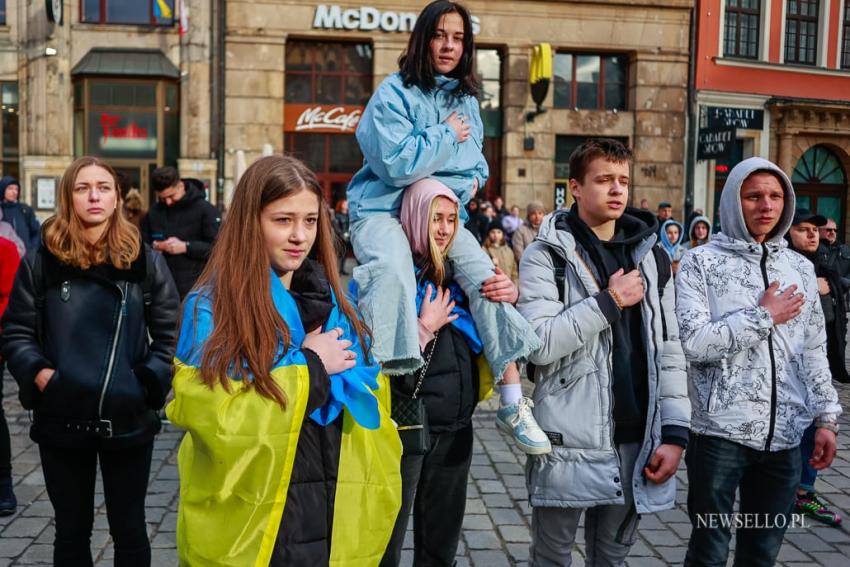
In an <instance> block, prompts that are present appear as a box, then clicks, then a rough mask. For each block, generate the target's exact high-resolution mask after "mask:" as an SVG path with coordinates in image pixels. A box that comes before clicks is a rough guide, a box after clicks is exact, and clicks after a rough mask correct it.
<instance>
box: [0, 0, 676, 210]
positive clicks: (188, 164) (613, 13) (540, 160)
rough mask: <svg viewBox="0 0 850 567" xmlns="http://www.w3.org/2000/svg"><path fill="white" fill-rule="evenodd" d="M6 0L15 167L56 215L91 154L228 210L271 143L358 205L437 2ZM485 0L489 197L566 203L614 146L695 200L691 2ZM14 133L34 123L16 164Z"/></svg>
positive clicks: (481, 40) (2, 69)
mask: <svg viewBox="0 0 850 567" xmlns="http://www.w3.org/2000/svg"><path fill="white" fill-rule="evenodd" d="M3 3H4V2H3V0H0V4H3ZM6 3H8V6H7V10H6V25H5V26H2V27H0V83H2V84H0V94H2V97H3V101H6V99H7V90H6V85H7V84H8V85H11V86H16V88H17V97H16V99H15V102H16V104H17V107H16V108H15V111H14V113H10V114H14V118H10V119H9V120H7V119H6V114H5V113H4V114H3V116H4V121H3V128H4V130H3V138H2V139H3V146H2V148H0V153H2V156H3V168H4V169H3V173H4V174H5V173H10V174H15V175H18V176H20V177H21V179H22V183H23V186H22V189H23V195H24V199H26V200H28V201H30V202H32V203H33V204H34V205H36V206H37V209H38V210H39V211H40V212H42V213H45V214H47V213H49V212H50V210H51V209H52V207H51V201H50V198H49V197H50V195H51V192H50V187H51V186H55V183H56V182H57V180H58V176H59V175H60V174H61V172H62V170H63V169H64V168H65V167H66V166H67V164H68V163H69V162H70V161H71V160H72V159H73V158H74V156H79V155H84V154H95V155H100V156H102V157H104V158H106V159H108V160H109V161H110V163H114V164H115V165H116V167H118V168H119V169H121V171H122V172H124V173H125V174H126V175H128V177H130V179H131V180H132V182H133V184H135V185H136V186H138V187H140V188H142V190H143V194H144V195H145V198H146V199H149V198H150V196H149V192H148V177H149V173H150V171H151V169H152V168H154V167H157V166H160V165H166V164H170V165H177V166H178V167H179V169H180V171H181V174H182V175H184V176H191V177H198V178H201V179H202V180H204V181H205V182H208V183H209V185H210V198H211V200H214V201H215V200H223V201H225V202H226V201H227V199H228V198H229V195H230V194H231V192H232V186H233V178H234V175H235V174H236V168H237V167H238V163H239V161H240V158H241V155H243V154H244V156H245V157H246V160H245V161H247V163H250V162H251V161H252V160H253V159H256V157H258V156H259V155H261V154H262V152H263V151H264V148H268V147H270V148H271V149H272V150H273V151H276V152H282V151H285V152H291V153H293V154H295V155H297V156H299V157H301V158H302V159H304V160H305V161H306V162H307V163H308V164H309V165H310V167H311V168H312V169H314V170H315V171H316V173H317V174H318V176H319V179H320V181H321V183H322V184H323V187H324V189H325V192H326V195H327V197H328V199H329V200H330V201H331V202H333V201H335V200H337V199H339V198H341V197H342V195H344V192H345V187H346V185H347V183H348V180H349V179H350V178H351V176H352V175H353V174H354V172H355V171H356V170H357V169H358V168H359V167H360V165H361V162H362V156H361V155H360V152H359V148H358V146H357V143H356V140H355V138H354V135H353V133H354V130H355V128H356V125H357V121H358V120H359V117H360V115H361V113H362V111H363V108H364V106H365V104H366V102H367V101H368V99H369V97H370V95H371V93H372V92H373V91H374V89H375V88H376V87H377V85H378V84H380V82H381V81H382V80H383V79H384V78H385V77H386V76H387V75H388V74H390V73H392V72H394V71H395V70H396V69H397V60H398V57H399V55H400V54H401V52H402V51H403V49H404V47H405V46H406V43H407V39H408V37H409V31H410V30H411V29H412V27H413V24H414V22H415V19H416V15H417V12H418V11H419V10H420V9H421V7H422V6H424V5H425V3H426V2H424V1H422V2H417V3H416V4H415V5H412V4H410V3H406V2H397V1H389V0H376V1H374V2H370V3H368V4H366V3H359V2H347V3H344V4H329V3H322V2H315V1H311V0H306V1H299V2H296V1H289V0H267V1H265V2H262V3H257V2H253V1H249V0H226V1H225V0H219V1H215V0H213V1H210V0H206V1H204V0H185V1H184V2H182V3H181V2H179V1H175V0H71V1H67V0H66V1H65V2H64V7H65V14H64V19H63V21H62V23H61V24H60V23H57V22H53V21H51V20H50V18H49V17H48V16H49V14H48V13H47V12H46V8H45V6H44V4H45V3H43V2H42V3H38V2H34V3H26V4H25V3H12V2H8V0H7V2H6ZM184 6H185V9H184ZM466 6H467V7H468V8H469V10H470V12H471V14H472V15H473V17H474V28H475V29H474V32H475V34H476V45H477V47H478V50H477V54H476V61H477V69H478V72H479V75H480V78H481V82H482V85H483V89H482V96H481V111H482V117H483V119H484V123H485V143H484V152H485V155H486V157H487V159H488V163H489V165H490V170H491V178H490V181H489V182H488V184H487V186H486V187H485V188H484V192H485V194H486V195H487V196H488V197H493V196H495V195H502V196H503V197H504V198H505V201H506V204H508V205H511V204H518V205H520V206H523V205H525V204H526V203H527V202H529V201H531V200H534V199H536V200H540V201H543V203H544V204H545V205H546V206H547V208H554V207H556V206H557V205H559V204H562V203H563V202H564V198H565V192H564V191H563V189H564V187H565V186H566V180H567V179H568V177H569V165H568V161H569V155H570V153H571V152H572V150H573V149H574V148H575V147H576V146H577V145H578V144H579V143H580V142H581V141H582V140H583V139H585V138H587V137H592V136H609V137H616V138H619V139H622V140H624V141H626V142H627V143H629V144H630V145H631V146H633V148H634V150H635V167H634V170H633V180H634V182H633V187H634V191H633V194H632V199H633V200H634V202H635V203H637V202H638V201H639V200H640V199H641V198H647V199H649V201H650V202H653V203H654V202H658V201H661V200H669V201H672V202H674V203H676V204H677V209H678V208H679V207H678V204H680V203H682V202H683V186H684V179H685V176H684V169H685V165H684V164H685V145H686V144H685V142H686V131H687V112H686V110H687V95H688V52H689V22H690V11H691V9H692V1H691V0H667V1H650V0H645V1H636V2H630V3H628V4H624V3H622V2H619V1H617V0H594V1H588V2H555V1H539V0H538V1H523V0H520V1H506V0H491V1H476V0H470V1H468V2H466ZM181 16H186V17H181ZM181 21H182V23H181ZM222 30H223V33H221V31H222ZM544 42H546V43H549V44H551V46H552V49H553V52H554V61H553V63H554V64H553V68H554V77H553V80H552V82H551V85H550V88H549V92H548V95H547V97H546V99H545V100H544V102H543V105H542V107H543V109H545V110H546V111H545V112H544V113H542V114H535V113H534V112H533V111H534V109H535V104H534V103H533V102H532V100H531V97H530V90H529V84H528V81H529V63H530V58H531V53H532V49H533V47H534V46H535V45H538V44H540V43H544ZM116 46H120V47H116ZM11 86H10V87H9V88H12V87H11ZM8 96H9V97H12V91H9V95H8ZM9 100H12V99H11V98H9ZM15 120H17V122H16V123H15ZM7 122H8V129H9V130H10V131H11V130H13V129H14V128H17V131H18V141H17V153H15V154H14V156H13V158H14V159H12V158H9V161H8V166H7V152H6V129H7ZM15 124H16V125H15ZM13 145H14V144H13ZM11 147H12V146H10V152H11ZM10 155H11V153H10Z"/></svg>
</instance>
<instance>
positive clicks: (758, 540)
mask: <svg viewBox="0 0 850 567" xmlns="http://www.w3.org/2000/svg"><path fill="white" fill-rule="evenodd" d="M794 203H795V196H794V188H793V186H792V185H791V181H790V180H789V179H788V176H787V175H785V173H784V172H783V171H782V170H781V169H780V168H779V167H777V166H776V165H774V164H773V163H771V162H769V161H768V160H766V159H762V158H749V159H746V160H744V161H742V162H741V163H739V164H738V165H736V166H735V167H734V168H733V169H732V171H731V172H730V173H729V177H728V178H727V179H726V185H725V186H724V188H723V193H722V195H721V197H720V224H721V226H722V227H723V231H722V232H721V233H720V234H718V235H716V236H715V237H714V238H713V239H712V241H711V242H709V243H708V244H706V245H705V246H700V247H699V248H696V249H695V250H692V251H690V252H688V253H687V254H685V257H684V259H683V260H682V263H681V264H679V273H678V276H677V280H676V292H677V296H678V303H677V305H676V313H677V316H678V320H679V326H680V328H681V332H682V347H683V348H684V351H685V355H686V356H687V358H688V362H690V366H689V369H688V375H689V376H688V377H689V385H690V393H691V403H692V405H693V410H694V412H693V420H692V425H691V432H692V433H691V439H690V443H689V444H688V453H687V456H686V459H685V461H686V463H687V466H688V514H689V515H690V516H691V523H692V524H693V532H692V533H691V539H690V542H689V545H688V554H687V556H686V558H685V565H687V566H703V565H705V566H708V565H711V566H714V565H726V560H727V556H728V554H729V540H730V538H731V529H730V525H734V526H735V527H736V530H737V531H736V547H735V565H746V566H747V567H751V566H752V567H761V566H770V565H773V564H774V562H775V560H776V556H777V554H778V553H779V548H780V546H781V545H782V538H783V535H784V534H785V529H786V528H787V526H788V524H789V522H790V520H789V519H788V514H790V512H791V510H792V508H793V507H794V501H795V493H796V490H797V485H798V484H799V482H800V467H801V461H800V451H799V449H798V447H799V445H800V440H801V438H802V436H803V432H804V431H805V429H806V428H807V427H808V426H809V425H810V424H811V423H812V420H814V421H815V423H816V424H817V425H818V430H817V433H816V434H815V449H814V451H813V456H812V460H811V461H810V462H811V464H812V466H813V467H814V468H815V469H817V470H820V469H823V468H826V467H828V466H829V465H830V464H831V462H832V459H833V457H834V456H835V448H836V446H835V434H836V432H837V431H838V426H837V425H836V418H837V417H838V414H840V413H841V407H840V406H839V405H838V395H837V394H836V392H835V388H833V386H832V382H831V380H830V371H829V362H828V361H827V357H826V333H825V324H824V318H823V311H822V309H821V305H820V300H819V296H818V283H817V278H816V277H815V271H814V267H813V265H812V263H811V262H810V261H808V260H807V259H806V258H804V257H803V256H801V255H799V254H797V253H796V252H792V251H791V250H789V249H788V246H787V243H786V241H785V239H784V238H783V236H784V235H785V233H786V232H788V229H789V228H790V226H791V223H792V219H793V217H794ZM736 490H739V491H740V495H741V507H740V515H738V516H732V514H733V505H734V503H735V491H736Z"/></svg>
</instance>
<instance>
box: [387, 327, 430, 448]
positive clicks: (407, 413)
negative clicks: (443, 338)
mask: <svg viewBox="0 0 850 567" xmlns="http://www.w3.org/2000/svg"><path fill="white" fill-rule="evenodd" d="M439 333H440V331H437V334H435V335H434V340H433V341H432V342H431V352H430V353H428V358H427V359H425V365H424V366H423V367H422V369H421V370H420V371H419V378H418V379H417V381H416V387H415V388H414V389H413V394H411V396H410V397H407V396H405V395H404V394H400V393H398V392H396V391H393V399H392V404H393V405H392V412H391V415H392V419H393V421H395V423H396V429H398V436H399V437H400V438H401V446H402V448H403V449H404V454H405V455H424V454H425V453H427V452H428V450H429V449H430V448H431V431H430V428H429V427H428V413H427V412H426V411H425V402H423V401H422V398H419V397H417V396H418V394H419V389H420V388H421V387H422V382H423V380H425V373H426V372H427V371H428V366H429V365H430V364H431V357H432V356H433V355H434V349H435V348H436V346H437V336H438V335H439Z"/></svg>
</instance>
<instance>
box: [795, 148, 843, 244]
mask: <svg viewBox="0 0 850 567" xmlns="http://www.w3.org/2000/svg"><path fill="white" fill-rule="evenodd" d="M791 181H792V182H793V183H794V191H795V192H796V194H797V206H798V207H800V208H805V209H809V210H811V211H813V212H816V213H818V214H821V215H823V216H825V217H828V218H831V219H833V220H834V221H835V222H836V224H837V225H838V233H839V234H844V226H843V225H844V211H845V203H846V200H847V176H846V174H845V172H844V168H843V167H842V165H841V161H840V160H839V159H838V156H836V155H835V154H834V153H833V152H832V151H831V150H830V149H829V148H827V147H826V146H812V147H811V148H809V149H808V150H806V153H804V154H803V155H802V157H800V161H798V162H797V165H796V166H795V167H794V173H793V174H792V175H791Z"/></svg>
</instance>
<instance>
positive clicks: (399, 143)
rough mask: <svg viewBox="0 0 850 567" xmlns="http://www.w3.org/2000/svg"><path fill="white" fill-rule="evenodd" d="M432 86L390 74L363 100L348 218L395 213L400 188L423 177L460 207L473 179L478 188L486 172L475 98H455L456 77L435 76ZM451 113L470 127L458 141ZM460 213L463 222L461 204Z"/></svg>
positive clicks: (402, 189)
mask: <svg viewBox="0 0 850 567" xmlns="http://www.w3.org/2000/svg"><path fill="white" fill-rule="evenodd" d="M436 84H437V86H436V87H435V88H434V89H433V90H432V91H431V92H428V93H426V92H424V91H422V90H421V89H420V88H419V87H416V86H410V87H405V86H404V84H403V82H402V78H401V76H400V75H399V74H398V73H393V74H392V75H390V76H388V77H387V78H386V79H384V81H383V82H382V83H381V85H380V86H379V87H378V89H377V90H376V91H375V93H374V94H373V95H372V98H370V99H369V104H368V105H367V106H366V110H365V112H364V113H363V117H362V118H361V119H360V124H359V125H358V126H357V142H358V143H359V144H360V151H361V152H363V167H362V168H361V169H360V171H358V172H357V174H356V175H355V176H354V178H353V179H352V180H351V183H349V185H348V205H349V218H350V219H351V222H355V221H357V220H359V219H362V218H364V217H366V216H369V215H372V214H375V213H387V212H388V213H391V214H393V215H395V216H398V211H399V209H400V208H401V197H402V192H403V191H404V188H405V187H407V186H408V185H410V184H412V183H414V182H416V181H419V180H420V179H424V178H426V177H431V178H434V179H437V180H439V181H441V182H443V183H445V184H446V186H447V187H449V189H451V190H452V191H454V192H455V194H457V196H458V198H459V199H460V202H461V204H463V205H466V204H467V203H468V202H469V201H470V199H471V198H472V188H473V186H474V182H475V179H477V180H478V187H479V188H481V187H484V183H485V182H486V181H487V177H488V175H489V170H488V168H487V161H486V160H485V159H484V154H483V153H482V148H483V145H484V124H483V123H482V122H481V114H480V112H479V109H478V100H477V99H476V98H475V97H473V96H462V97H460V98H458V97H456V96H455V95H454V94H453V91H454V89H455V88H456V87H457V80H456V79H450V78H448V77H444V76H442V75H438V76H437V77H436ZM452 112H457V113H458V114H462V115H463V116H465V117H466V118H467V119H468V120H469V124H470V126H471V131H470V136H469V139H468V140H466V141H465V142H463V143H460V144H459V143H458V142H457V136H456V134H455V131H454V130H453V129H452V128H451V126H449V125H448V124H446V123H445V120H446V118H448V117H449V115H450V114H451V113H452ZM460 211H461V219H462V220H463V221H464V222H465V221H466V220H467V219H466V216H467V215H466V210H465V207H461V208H460Z"/></svg>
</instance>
